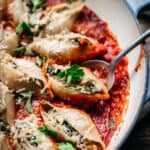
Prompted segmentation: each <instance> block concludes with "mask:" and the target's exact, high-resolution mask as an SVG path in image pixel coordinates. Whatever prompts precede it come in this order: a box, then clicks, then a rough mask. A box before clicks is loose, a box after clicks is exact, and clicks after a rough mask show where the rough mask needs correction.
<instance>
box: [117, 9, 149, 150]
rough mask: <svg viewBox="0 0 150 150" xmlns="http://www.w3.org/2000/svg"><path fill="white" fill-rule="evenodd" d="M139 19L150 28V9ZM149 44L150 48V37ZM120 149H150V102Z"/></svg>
mask: <svg viewBox="0 0 150 150" xmlns="http://www.w3.org/2000/svg"><path fill="white" fill-rule="evenodd" d="M139 21H140V24H141V27H142V29H143V31H145V30H147V29H150V10H149V11H147V12H143V13H142V14H141V15H140V16H139ZM147 45H148V49H149V50H150V39H148V40H147ZM120 150H150V102H148V103H147V104H146V105H145V106H144V108H143V110H142V112H141V114H140V116H139V120H138V122H137V124H136V126H135V128H134V129H133V131H132V132H131V134H130V136H129V137H128V138H127V140H126V142H125V143H124V144H123V146H122V147H121V148H120Z"/></svg>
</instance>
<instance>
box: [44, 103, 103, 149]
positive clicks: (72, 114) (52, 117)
mask: <svg viewBox="0 0 150 150" xmlns="http://www.w3.org/2000/svg"><path fill="white" fill-rule="evenodd" d="M41 114H42V117H43V119H44V122H45V125H46V126H47V128H48V129H49V130H54V131H56V132H57V134H58V137H57V138H58V139H61V140H65V141H67V140H69V141H72V142H73V143H74V144H75V145H76V148H78V149H81V150H83V149H84V150H104V148H105V146H104V143H103V142H102V140H101V136H100V134H99V133H98V131H97V128H96V126H95V125H94V123H93V121H92V120H91V118H90V116H89V115H87V114H86V113H85V112H83V111H81V110H78V109H74V108H69V107H56V106H54V105H52V104H50V103H47V102H43V103H42V105H41Z"/></svg>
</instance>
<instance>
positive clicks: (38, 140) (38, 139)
mask: <svg viewBox="0 0 150 150" xmlns="http://www.w3.org/2000/svg"><path fill="white" fill-rule="evenodd" d="M41 142H42V139H41V137H39V136H36V138H35V139H33V140H32V143H33V144H39V143H41Z"/></svg>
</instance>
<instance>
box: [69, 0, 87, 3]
mask: <svg viewBox="0 0 150 150" xmlns="http://www.w3.org/2000/svg"><path fill="white" fill-rule="evenodd" d="M85 1H86V0H81V2H85ZM67 3H68V4H72V3H73V0H67Z"/></svg>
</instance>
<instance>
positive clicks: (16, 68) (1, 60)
mask: <svg viewBox="0 0 150 150" xmlns="http://www.w3.org/2000/svg"><path fill="white" fill-rule="evenodd" d="M0 68H1V69H0V80H1V81H2V82H3V83H4V84H6V85H7V86H8V87H9V88H10V89H12V90H14V91H16V90H19V89H24V90H27V91H30V90H31V91H34V92H35V93H37V94H39V93H42V92H43V90H44V89H45V87H46V83H45V79H44V76H43V74H42V72H41V69H40V68H38V67H37V66H36V65H35V64H34V63H32V62H29V61H27V60H25V59H16V58H13V57H12V56H10V55H8V54H5V53H1V55H0Z"/></svg>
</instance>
